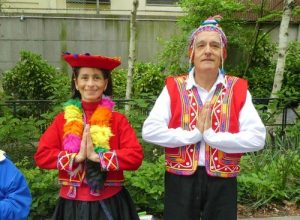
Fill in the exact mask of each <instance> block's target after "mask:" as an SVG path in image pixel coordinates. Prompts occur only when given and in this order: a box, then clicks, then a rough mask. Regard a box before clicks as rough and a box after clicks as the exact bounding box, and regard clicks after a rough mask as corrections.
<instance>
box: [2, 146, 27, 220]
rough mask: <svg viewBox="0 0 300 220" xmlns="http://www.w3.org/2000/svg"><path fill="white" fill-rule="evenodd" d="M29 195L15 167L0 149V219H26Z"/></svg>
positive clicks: (22, 177) (23, 180)
mask: <svg viewBox="0 0 300 220" xmlns="http://www.w3.org/2000/svg"><path fill="white" fill-rule="evenodd" d="M30 205H31V195H30V191H29V188H28V185H27V182H26V180H25V178H24V176H23V175H22V173H21V172H20V171H19V170H18V169H17V167H16V166H15V165H14V164H13V163H12V162H11V161H10V160H9V159H8V158H6V156H5V154H4V151H1V150H0V220H4V219H6V220H9V219H18V220H23V219H27V217H28V214H29V210H30Z"/></svg>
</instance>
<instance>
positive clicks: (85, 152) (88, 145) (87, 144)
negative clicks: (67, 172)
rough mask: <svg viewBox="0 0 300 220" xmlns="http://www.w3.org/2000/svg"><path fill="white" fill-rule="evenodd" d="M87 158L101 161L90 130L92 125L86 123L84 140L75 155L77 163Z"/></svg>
mask: <svg viewBox="0 0 300 220" xmlns="http://www.w3.org/2000/svg"><path fill="white" fill-rule="evenodd" d="M85 159H89V160H91V161H94V162H98V161H99V155H98V154H97V153H96V152H95V151H94V146H93V141H92V136H91V132H90V125H88V124H87V125H85V127H84V131H83V135H82V140H81V144H80V150H79V152H78V154H77V155H76V157H75V161H76V162H77V163H81V162H83V161H84V160H85Z"/></svg>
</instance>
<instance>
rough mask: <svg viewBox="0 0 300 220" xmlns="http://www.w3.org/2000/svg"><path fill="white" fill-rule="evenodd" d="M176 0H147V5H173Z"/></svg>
mask: <svg viewBox="0 0 300 220" xmlns="http://www.w3.org/2000/svg"><path fill="white" fill-rule="evenodd" d="M177 2H178V0H147V5H175V4H176V3H177Z"/></svg>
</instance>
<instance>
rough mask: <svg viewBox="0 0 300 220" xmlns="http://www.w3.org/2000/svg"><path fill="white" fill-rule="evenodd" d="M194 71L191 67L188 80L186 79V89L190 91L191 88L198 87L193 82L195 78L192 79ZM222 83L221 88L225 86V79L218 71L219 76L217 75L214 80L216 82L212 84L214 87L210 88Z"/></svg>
mask: <svg viewBox="0 0 300 220" xmlns="http://www.w3.org/2000/svg"><path fill="white" fill-rule="evenodd" d="M194 69H195V67H193V68H192V69H191V70H190V72H189V76H188V78H187V79H186V89H192V88H193V86H199V85H197V84H196V82H195V77H194ZM220 83H222V84H223V86H226V85H225V77H224V75H223V74H221V71H220V70H219V75H218V78H217V80H216V82H215V83H214V85H213V86H212V88H213V87H214V86H216V85H218V84H220Z"/></svg>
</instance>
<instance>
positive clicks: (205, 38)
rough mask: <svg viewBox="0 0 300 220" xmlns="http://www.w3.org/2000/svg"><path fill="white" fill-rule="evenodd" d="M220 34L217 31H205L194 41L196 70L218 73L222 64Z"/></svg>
mask: <svg viewBox="0 0 300 220" xmlns="http://www.w3.org/2000/svg"><path fill="white" fill-rule="evenodd" d="M222 53H223V49H222V47H221V38H220V34H219V33H217V32H215V31H203V32H201V33H199V34H198V35H197V36H196V39H195V41H194V59H193V62H194V66H195V69H196V71H200V72H202V71H206V72H207V71H209V72H213V73H217V72H218V69H219V67H220V65H221V54H222Z"/></svg>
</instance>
